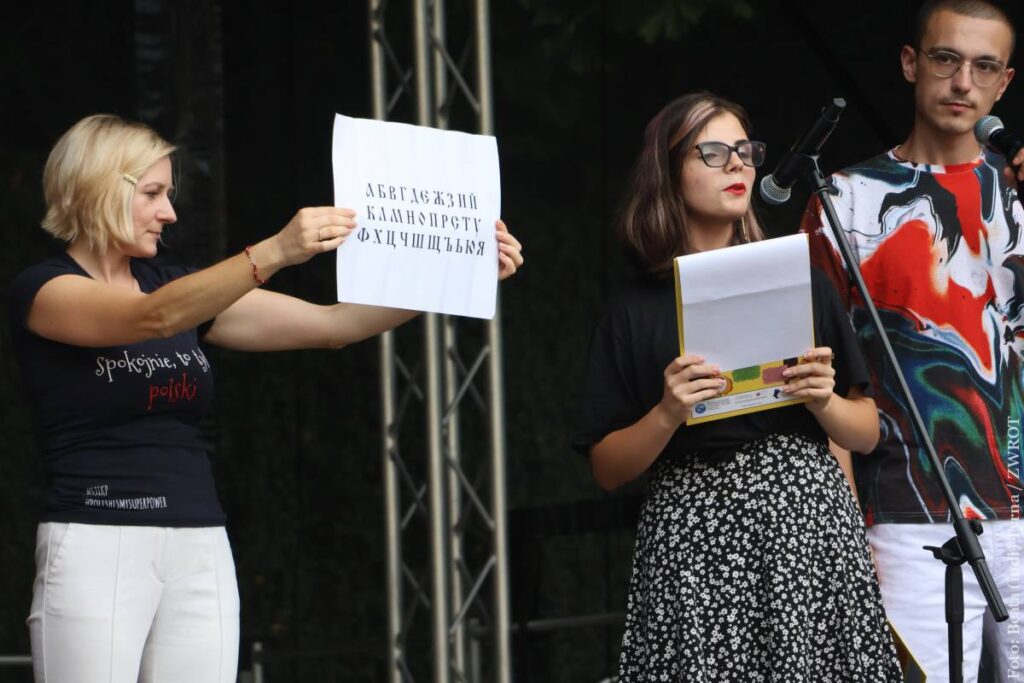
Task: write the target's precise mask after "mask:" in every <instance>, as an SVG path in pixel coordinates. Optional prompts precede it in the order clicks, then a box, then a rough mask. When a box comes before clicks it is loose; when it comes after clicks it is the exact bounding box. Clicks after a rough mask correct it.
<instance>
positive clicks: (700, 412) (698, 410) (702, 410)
mask: <svg viewBox="0 0 1024 683" xmlns="http://www.w3.org/2000/svg"><path fill="white" fill-rule="evenodd" d="M707 409H708V407H707V405H706V404H704V403H698V404H697V405H695V406H694V407H693V412H695V413H697V414H698V415H703V414H704V413H705V412H707Z"/></svg>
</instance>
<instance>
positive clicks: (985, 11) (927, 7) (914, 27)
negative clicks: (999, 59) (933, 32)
mask: <svg viewBox="0 0 1024 683" xmlns="http://www.w3.org/2000/svg"><path fill="white" fill-rule="evenodd" d="M942 10H947V11H950V12H953V13H954V14H959V15H961V16H965V17H973V18H975V19H992V20H995V21H1001V22H1003V23H1004V24H1006V25H1007V26H1008V27H1009V29H1010V36H1011V37H1012V40H1011V42H1010V54H1011V55H1013V49H1014V46H1015V45H1016V43H1017V30H1016V28H1014V25H1013V22H1012V21H1011V20H1010V17H1009V15H1007V13H1006V12H1005V11H1004V10H1003V9H1002V8H1001V7H1000V6H999V4H998V3H995V2H990V1H989V0H927V2H925V3H924V4H923V5H921V7H920V8H919V9H918V10H917V13H916V14H915V15H914V20H913V23H912V24H911V25H910V40H911V43H910V44H911V47H915V48H918V49H920V48H921V41H922V40H924V33H925V31H927V30H928V22H929V21H930V20H931V18H932V15H933V14H935V13H936V12H939V11H942Z"/></svg>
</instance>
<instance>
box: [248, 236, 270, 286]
mask: <svg viewBox="0 0 1024 683" xmlns="http://www.w3.org/2000/svg"><path fill="white" fill-rule="evenodd" d="M245 255H246V256H248V257H249V263H251V264H252V279H253V280H255V281H256V284H257V285H265V284H267V281H266V280H263V279H261V278H260V271H259V269H258V268H256V257H255V256H253V255H252V245H251V244H250V245H249V246H247V247H246V248H245Z"/></svg>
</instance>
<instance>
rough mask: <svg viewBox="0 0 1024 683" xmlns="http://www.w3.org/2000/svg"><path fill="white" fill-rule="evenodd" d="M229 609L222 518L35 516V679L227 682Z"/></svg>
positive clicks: (233, 607) (231, 647)
mask: <svg viewBox="0 0 1024 683" xmlns="http://www.w3.org/2000/svg"><path fill="white" fill-rule="evenodd" d="M238 609H239V603H238V584H237V581H236V579H235V564H234V560H233V559H232V557H231V547H230V545H229V544H228V538H227V533H226V532H225V530H224V528H223V527H207V528H198V529H184V528H163V527H144V526H104V525H97V524H65V523H58V522H47V523H43V524H40V525H39V530H38V532H37V534H36V578H35V584H34V586H33V591H32V611H31V614H30V615H29V618H28V626H29V631H30V634H31V638H32V663H33V668H34V670H35V680H36V683H136V681H139V682H145V683H150V682H152V683H156V682H159V683H186V682H187V683H233V682H234V680H235V677H236V673H237V668H238Z"/></svg>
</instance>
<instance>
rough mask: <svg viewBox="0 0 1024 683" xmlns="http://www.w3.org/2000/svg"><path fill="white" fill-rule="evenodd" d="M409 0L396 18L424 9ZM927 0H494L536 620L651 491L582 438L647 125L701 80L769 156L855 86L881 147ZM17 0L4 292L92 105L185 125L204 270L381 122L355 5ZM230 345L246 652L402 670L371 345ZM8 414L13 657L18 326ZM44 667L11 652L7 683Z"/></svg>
mask: <svg viewBox="0 0 1024 683" xmlns="http://www.w3.org/2000/svg"><path fill="white" fill-rule="evenodd" d="M392 4H393V5H395V7H393V8H392V12H391V16H393V17H394V18H393V19H392V20H391V21H392V29H394V30H395V32H396V35H401V33H402V30H403V29H402V22H404V21H405V19H406V17H405V16H404V15H406V14H407V13H406V12H405V10H404V9H402V10H401V11H399V10H398V9H396V8H397V5H398V2H397V0H392ZM916 4H917V3H916V2H915V1H914V0H888V1H885V2H882V1H879V0H865V1H862V2H856V3H827V2H826V3H820V2H798V1H796V0H763V1H760V0H758V1H754V0H749V1H746V2H744V1H740V0H722V1H719V2H713V0H689V1H684V0H678V1H675V0H645V1H644V2H628V1H627V0H493V2H492V15H493V16H492V33H493V48H492V52H493V58H494V68H493V73H494V84H495V90H494V92H495V111H496V116H495V118H496V129H497V137H498V146H499V152H500V154H501V172H502V181H503V207H504V218H505V219H506V221H507V223H508V224H509V226H510V227H511V229H512V231H513V232H514V233H515V234H516V235H517V236H518V237H519V238H520V239H521V240H522V242H523V243H524V245H525V246H524V256H525V257H526V266H525V268H524V269H523V270H522V271H521V273H520V274H519V275H517V276H516V277H515V278H514V279H513V280H511V281H510V282H508V283H506V284H505V285H503V287H502V293H503V294H502V296H503V303H504V309H503V313H502V315H503V322H504V334H505V352H506V358H505V369H506V382H507V416H508V428H509V429H508V442H509V459H508V489H509V498H510V504H511V516H510V519H511V539H512V552H513V558H512V564H511V577H512V590H513V612H514V617H515V618H516V620H527V619H537V618H545V617H557V616H572V615H580V614H592V613H599V612H605V611H619V610H622V609H623V606H624V602H625V589H626V583H627V579H628V575H629V560H630V554H631V550H632V540H633V532H632V525H633V522H634V518H635V514H636V507H637V500H638V498H637V496H638V494H639V492H640V490H641V484H640V483H635V484H633V485H631V486H629V487H627V488H626V489H624V490H623V491H620V492H618V493H615V494H604V493H603V492H601V491H600V490H599V489H598V488H597V486H596V485H594V484H593V482H592V481H591V479H590V475H589V471H588V467H587V465H586V463H585V462H584V461H583V460H582V459H581V458H580V457H579V456H577V455H575V454H574V453H572V452H571V451H570V449H569V447H568V433H569V431H570V425H571V422H572V415H573V409H574V406H575V403H576V400H577V397H578V395H579V392H580V391H581V384H582V375H583V369H584V363H585V359H586V354H587V345H588V339H589V336H590V333H591V330H592V328H593V326H594V324H595V323H596V320H597V318H598V316H599V315H600V312H601V309H602V306H603V304H604V302H605V300H606V297H607V296H608V294H609V292H610V291H612V290H613V289H614V287H615V285H616V283H617V282H619V281H620V280H621V278H622V277H623V276H624V275H625V274H626V267H625V265H624V260H623V259H622V258H621V256H620V254H619V253H618V249H617V247H616V245H615V244H614V243H613V241H612V239H611V235H610V227H611V225H612V223H613V221H614V216H615V213H616V207H617V206H618V202H619V200H620V198H621V194H622V192H623V189H624V182H625V178H626V175H627V172H628V169H629V166H630V165H631V163H632V161H633V158H634V156H635V154H636V153H637V151H638V148H639V143H640V140H641V136H642V132H643V126H644V124H645V123H646V121H647V120H649V119H650V117H651V116H652V115H653V114H654V113H655V112H656V111H657V110H658V109H659V108H660V106H661V105H662V104H664V103H665V102H667V101H668V100H669V99H671V98H672V97H674V96H676V95H678V94H680V93H682V92H685V91H688V90H692V89H695V88H709V89H712V90H715V91H717V92H719V93H721V94H723V95H726V96H728V97H730V98H733V99H735V100H738V101H739V102H741V103H743V104H745V105H746V107H747V108H748V109H749V111H750V114H751V117H752V119H753V121H754V125H755V129H756V130H755V133H756V136H757V137H758V138H760V139H763V140H765V141H767V142H768V143H769V159H768V168H770V167H771V166H772V165H773V164H774V163H775V161H776V160H777V159H778V157H779V155H780V153H781V152H782V151H784V149H786V148H787V147H788V146H789V145H790V144H792V142H793V141H794V140H795V139H796V137H797V136H798V135H799V134H800V133H801V132H802V130H803V129H804V128H805V127H806V126H808V125H809V124H810V123H811V121H812V120H813V119H814V117H815V116H816V115H817V113H818V111H819V110H820V108H821V107H822V106H823V105H824V104H825V103H826V102H827V101H828V100H829V99H831V98H832V97H835V96H840V95H841V96H844V97H846V98H847V100H848V102H849V107H848V110H847V112H846V114H845V115H844V118H843V120H842V122H841V123H840V126H839V128H838V129H837V131H836V133H835V134H834V136H833V137H832V139H831V140H830V142H829V144H828V146H827V149H826V152H825V155H824V157H823V166H824V169H825V170H826V171H831V170H834V169H835V168H837V167H840V166H842V165H845V164H847V163H851V162H853V161H856V160H859V159H861V158H864V157H866V156H868V155H870V154H873V153H875V152H877V151H880V150H881V149H883V148H885V147H886V146H890V145H893V144H895V143H897V142H899V141H900V140H901V139H902V136H904V135H905V134H906V132H907V130H908V127H909V124H910V116H911V93H910V90H909V87H908V86H907V85H906V84H904V83H903V82H902V79H901V76H900V74H899V70H898V59H897V58H898V51H899V47H900V45H901V44H902V41H903V39H904V35H905V25H906V21H907V18H908V17H909V15H910V13H911V12H912V10H913V8H914V7H915V6H916ZM449 5H450V7H451V9H452V10H453V11H457V10H458V9H459V8H460V7H462V4H461V3H460V0H449ZM826 10H827V11H826ZM1014 12H1015V13H1016V14H1017V15H1018V16H1017V17H1016V19H1017V22H1018V25H1019V24H1020V16H1019V14H1020V12H1019V11H1018V10H1016V9H1015V10H1014ZM5 14H6V16H5V18H4V21H3V22H2V24H0V55H2V62H0V63H2V74H3V76H2V81H0V84H2V85H0V101H2V106H0V122H2V130H3V143H2V147H0V150H2V154H0V230H2V232H0V240H2V249H0V297H2V298H3V299H4V300H6V294H7V286H8V284H9V282H10V280H11V278H12V277H13V276H14V274H15V273H16V272H18V270H20V269H21V268H23V267H25V266H27V265H29V264H30V263H33V262H35V261H37V260H39V259H42V258H43V257H45V256H46V255H48V254H51V253H53V252H54V251H55V250H57V249H58V248H59V246H58V245H56V244H55V243H53V242H51V241H49V240H48V238H47V237H46V236H45V235H44V233H43V232H42V231H41V230H39V229H38V223H39V219H40V218H41V216H42V213H43V205H42V199H41V192H40V177H41V172H42V167H43V164H44V162H45V159H46V155H47V154H48V151H49V148H50V146H51V145H52V144H53V142H54V141H55V140H56V138H57V137H58V136H59V135H60V133H61V132H63V131H64V130H65V129H67V128H68V127H69V126H70V125H71V124H72V123H74V122H75V121H76V120H78V119H79V118H81V117H82V116H85V115H87V114H90V113H95V112H116V113H119V114H122V115H125V116H127V117H132V118H141V119H143V120H145V121H147V122H149V123H151V124H152V125H154V126H155V127H156V128H157V129H158V130H160V131H161V132H162V133H163V134H164V135H165V136H167V137H169V138H171V139H172V140H175V141H177V142H179V143H181V144H182V145H183V147H184V151H183V153H182V155H181V159H182V163H181V181H180V183H179V185H180V190H179V200H178V211H179V223H178V225H177V226H176V227H174V228H173V229H171V230H170V231H169V232H170V233H171V237H170V239H169V250H170V251H171V252H173V253H174V254H175V255H176V256H177V257H178V258H181V259H182V260H184V261H187V262H191V263H194V264H197V265H204V264H208V263H210V262H213V261H215V260H217V259H219V258H221V257H223V256H225V255H227V254H231V253H235V252H237V251H238V250H240V249H241V247H242V246H244V245H245V244H249V243H252V242H253V241H256V240H258V239H260V238H261V237H263V236H266V235H269V234H270V233H272V232H273V231H275V230H277V229H278V228H279V227H280V226H281V225H283V224H284V223H285V222H286V221H287V220H288V219H289V218H290V217H291V216H292V214H293V213H294V212H295V210H296V209H298V208H299V207H301V206H304V205H317V204H327V203H330V202H331V201H332V184H331V168H330V137H331V126H332V117H333V115H334V113H335V112H340V113H343V114H347V115H351V116H359V117H366V116H369V115H370V96H369V93H370V85H369V68H368V51H369V47H368V40H367V16H366V7H365V4H364V3H361V2H354V1H352V0H348V1H342V2H334V3H322V4H321V3H316V4H305V3H277V2H269V3H256V2H226V1H217V2H209V3H204V2H200V1H198V0H183V1H182V2H171V1H170V0H135V1H134V2H132V1H131V0H96V1H94V2H89V3H57V4H52V3H48V4H44V5H38V6H36V5H34V4H29V3H17V4H14V5H13V6H11V7H9V8H8V9H7V10H6V11H5ZM826 15H827V16H828V17H829V19H828V20H826V19H825V16H826ZM406 30H407V29H406ZM453 35H454V34H453ZM393 40H394V38H393ZM403 49H404V48H403ZM1022 92H1024V85H1022V84H1020V83H1015V84H1013V85H1011V88H1010V91H1009V93H1008V94H1007V96H1006V97H1005V98H1004V100H1003V102H1001V103H999V104H998V105H997V109H996V112H995V113H997V114H999V115H1001V116H1002V117H1003V119H1004V120H1006V121H1007V122H1008V125H1009V126H1011V127H1013V126H1014V124H1013V122H1014V121H1016V120H1019V116H1020V113H1021V111H1022V107H1021V103H1022V100H1021V93H1022ZM409 111H410V109H409V107H408V106H405V108H404V109H400V112H399V117H401V116H403V115H404V116H405V120H410V119H411V116H410V115H409ZM463 117H464V116H463ZM1019 125H1021V124H1017V129H1018V130H1019ZM806 198H807V193H806V191H805V190H802V189H801V190H798V191H796V192H794V198H793V200H792V201H791V202H790V203H789V204H788V205H786V206H784V207H782V208H779V209H772V210H765V211H764V216H765V218H766V219H767V223H768V227H769V230H770V232H771V234H773V235H782V234H788V233H791V232H794V231H795V230H796V227H797V223H798V220H799V214H800V212H801V209H802V206H803V204H804V202H805V200H806ZM333 266H334V260H333V258H332V257H329V256H325V257H320V258H318V259H316V260H314V261H313V262H311V263H309V264H307V265H305V266H302V267H299V268H293V269H290V270H289V271H286V272H284V273H281V274H279V275H278V276H276V277H275V278H274V282H273V283H272V285H271V286H272V288H274V289H276V290H279V291H284V292H289V293H294V294H298V295H301V296H303V297H306V298H309V299H312V300H315V301H320V302H329V301H331V297H332V294H333V291H334V289H333V277H334V273H333ZM212 357H213V358H212V359H213V361H214V364H215V367H216V369H217V373H218V395H217V401H216V413H215V416H214V417H212V418H211V420H210V422H209V424H208V429H209V434H210V438H211V440H212V442H213V443H214V445H215V454H214V467H215V470H216V474H217V479H218V483H219V487H220V492H221V497H222V501H223V503H224V505H225V507H226V509H227V511H228V515H229V524H228V529H229V532H230V534H231V537H232V540H233V546H234V551H235V555H236V562H237V566H238V576H239V581H240V589H241V593H242V599H243V612H242V639H243V642H242V667H243V668H247V667H248V666H249V661H248V660H249V656H248V651H249V648H250V646H251V644H252V642H254V641H261V642H262V643H263V644H264V647H265V648H266V650H267V652H268V653H269V659H270V662H269V664H268V666H267V679H268V680H269V681H271V682H273V683H277V682H278V681H341V680H344V681H381V680H384V674H383V672H384V666H385V658H384V657H385V655H384V653H385V644H384V637H385V633H386V630H385V611H384V607H385V604H384V603H385V598H384V583H383V577H384V546H383V540H382V531H383V525H384V522H383V508H382V502H381V498H380V495H379V491H380V479H381V466H380V458H381V455H380V446H379V441H378V430H379V420H378V409H377V406H378V403H379V396H378V390H377V369H378V365H377V344H376V342H373V341H370V342H364V343H362V344H358V345H356V346H353V347H351V348H348V349H345V350H343V351H340V352H326V351H306V352H296V353H279V354H262V355H247V354H241V353H225V352H216V351H214V352H212ZM86 399H87V397H83V400H86ZM0 406H2V411H0V454H2V455H0V654H18V653H27V652H28V633H27V629H26V628H25V625H24V619H25V617H26V616H27V612H28V606H29V602H30V591H31V582H32V572H33V563H32V554H33V544H34V526H35V523H36V516H37V511H38V508H39V505H40V500H41V488H42V476H41V469H40V464H39V457H38V449H37V445H36V442H35V440H34V434H33V426H32V422H31V416H30V414H29V412H28V411H27V408H26V406H25V405H24V403H23V399H22V394H21V391H20V388H19V379H18V374H17V368H16V366H15V363H14V359H13V358H12V355H11V350H10V337H9V333H8V330H7V327H6V325H4V326H2V332H0ZM620 634H621V626H620V625H618V624H615V625H612V626H595V627H587V628H578V629H570V630H562V631H556V632H552V633H546V634H537V635H533V636H530V637H529V638H528V639H527V638H522V637H517V639H516V641H515V671H516V674H517V679H518V680H521V681H526V680H529V681H573V682H578V681H598V680H601V679H603V678H605V677H607V676H610V675H611V674H612V673H613V671H614V668H615V661H616V657H617V652H618V642H619V638H620ZM30 679H31V675H30V673H29V672H28V670H27V669H24V668H23V669H0V682H2V681H28V680H30ZM423 680H426V678H425V677H424V679H423Z"/></svg>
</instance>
